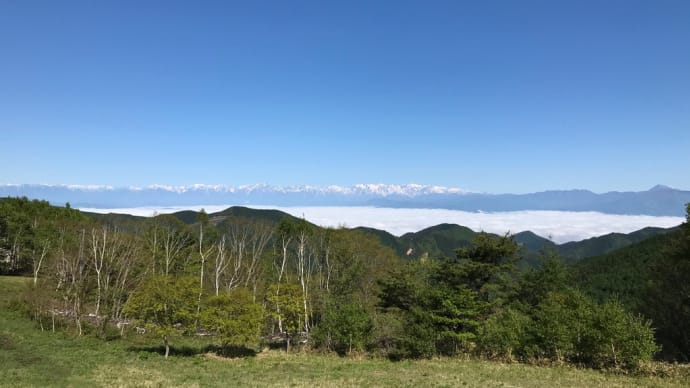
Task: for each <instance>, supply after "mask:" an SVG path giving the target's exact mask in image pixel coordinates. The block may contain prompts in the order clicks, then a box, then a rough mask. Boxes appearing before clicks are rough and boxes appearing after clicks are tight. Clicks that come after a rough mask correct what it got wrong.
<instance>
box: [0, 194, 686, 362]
mask: <svg viewBox="0 0 690 388" xmlns="http://www.w3.org/2000/svg"><path fill="white" fill-rule="evenodd" d="M687 212H688V217H689V220H690V206H688V208H687ZM0 270H1V272H2V273H3V274H13V275H23V276H30V277H31V279H32V281H31V287H29V288H28V289H27V290H26V292H25V293H24V295H23V298H22V300H21V301H18V302H17V303H16V304H15V307H16V308H17V309H20V310H21V311H23V312H24V313H26V314H27V315H28V316H30V317H31V318H32V319H33V320H34V321H35V322H36V324H37V326H38V327H39V328H40V329H42V330H59V331H64V332H70V333H74V335H93V336H97V337H100V338H103V339H104V340H108V339H113V338H117V337H118V336H127V335H137V334H144V333H146V334H147V335H155V336H158V337H159V338H160V340H161V344H162V345H163V346H164V347H165V354H166V356H167V355H168V352H169V348H170V343H171V339H173V338H176V337H178V336H199V337H201V338H207V339H208V341H209V343H211V344H214V345H215V346H218V347H221V348H223V349H227V350H228V352H240V353H241V352H242V351H255V350H256V349H260V348H261V347H264V346H268V347H281V348H284V349H285V350H286V351H288V352H294V351H316V352H319V351H322V352H335V353H338V354H341V355H346V354H353V353H354V354H365V355H370V356H372V357H388V358H390V359H395V360H397V359H406V358H429V357H436V356H449V357H455V356H461V355H462V356H468V355H469V356H472V357H481V358H486V359H496V360H502V361H519V362H527V363H538V364H542V363H569V364H573V365H578V366H586V367H593V368H606V369H608V368H613V369H634V368H636V367H637V366H638V365H639V363H640V362H643V361H646V360H650V359H652V358H658V359H664V360H675V361H688V358H689V357H690V339H689V338H688V333H690V327H688V325H689V323H688V322H690V288H689V287H690V286H688V284H687V280H688V279H690V226H688V223H687V222H686V223H685V224H683V225H681V226H680V227H678V228H674V229H671V230H660V229H645V230H642V231H639V232H635V233H633V234H630V235H618V234H616V235H608V236H602V237H600V238H597V239H590V240H585V241H583V242H580V243H569V244H564V245H556V244H553V243H552V242H550V241H549V240H547V239H543V238H541V237H539V236H536V235H534V234H531V233H528V232H524V233H520V234H517V235H514V236H511V235H504V236H498V235H493V234H488V233H483V232H479V233H477V232H474V231H471V230H470V229H467V228H464V227H460V226H457V225H439V226H437V227H433V228H429V229H427V230H424V231H420V232H418V233H413V234H407V235H404V236H401V237H396V236H392V235H390V234H388V233H386V232H383V231H378V230H374V229H368V228H356V229H346V228H338V229H332V228H320V227H317V226H315V225H313V224H311V223H309V222H307V221H305V220H303V219H298V218H294V217H291V216H289V215H287V214H285V213H282V212H278V211H273V210H252V209H247V208H241V207H233V208H229V209H227V210H225V211H223V212H219V213H213V214H206V213H205V212H203V211H201V212H191V211H186V212H180V213H175V214H170V215H157V216H155V217H150V218H143V217H134V216H127V215H112V214H111V215H97V214H89V213H83V212H80V211H78V210H75V209H71V208H70V207H69V204H67V205H66V206H64V207H57V206H51V205H50V204H49V203H48V202H46V201H37V200H28V199H26V198H4V199H0Z"/></svg>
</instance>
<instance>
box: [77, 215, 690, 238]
mask: <svg viewBox="0 0 690 388" xmlns="http://www.w3.org/2000/svg"><path fill="white" fill-rule="evenodd" d="M228 207H229V205H226V206H179V207H136V208H115V209H96V208H81V210H83V211H88V212H94V213H122V214H132V215H137V216H146V217H150V216H152V215H154V214H164V213H174V212H177V211H181V210H195V211H199V210H201V209H202V208H203V209H204V210H205V211H206V212H207V213H214V212H218V211H221V210H224V209H227V208H228ZM248 207H251V208H255V209H276V210H281V211H284V212H286V213H288V214H291V215H293V216H295V217H300V218H301V217H304V218H305V219H306V220H307V221H310V222H312V223H314V224H317V225H320V226H332V227H339V226H345V227H349V228H352V227H357V226H367V227H371V228H376V229H382V230H386V231H388V232H390V233H392V234H394V235H396V236H400V235H403V234H405V233H408V232H417V231H420V230H422V229H424V228H428V227H430V226H434V225H438V224H441V223H450V224H458V225H463V226H467V227H469V228H470V229H472V230H475V231H486V232H491V233H499V234H503V233H506V232H510V233H518V232H522V231H525V230H530V231H532V232H534V233H536V234H538V235H540V236H542V237H546V238H550V239H551V240H552V241H554V242H556V243H559V244H560V243H564V242H568V241H580V240H584V239H587V238H590V237H596V236H601V235H604V234H608V233H612V232H619V233H630V232H634V231H636V230H639V229H642V228H644V227H647V226H657V227H662V228H668V227H672V226H676V225H679V224H681V223H682V222H683V221H685V219H684V218H682V217H657V216H646V215H617V214H604V213H598V212H564V211H541V210H540V211H536V210H526V211H513V212H494V213H483V212H480V213H474V212H465V211H460V210H445V209H394V208H378V207H364V206H360V207H342V206H295V207H280V206H248Z"/></svg>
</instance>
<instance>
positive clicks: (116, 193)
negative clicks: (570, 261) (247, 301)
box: [0, 184, 690, 216]
mask: <svg viewBox="0 0 690 388" xmlns="http://www.w3.org/2000/svg"><path fill="white" fill-rule="evenodd" d="M8 196H10V197H18V196H26V197H28V198H32V199H43V200H48V201H49V202H51V203H53V204H56V205H60V204H64V203H67V202H69V203H70V204H71V205H72V206H74V207H90V208H118V207H137V206H187V205H275V206H376V207H391V208H437V209H455V210H465V211H485V212H495V211H517V210H560V211H598V212H602V213H611V214H647V215H668V216H683V215H684V214H685V204H686V203H688V202H690V191H684V190H677V189H673V188H670V187H666V186H661V185H657V186H655V187H653V188H652V189H650V190H647V191H640V192H617V191H614V192H608V193H603V194H597V193H593V192H591V191H587V190H554V191H543V192H538V193H530V194H487V193H476V192H470V191H466V190H462V189H459V188H451V187H444V186H425V185H418V184H406V185H389V184H358V185H354V186H337V185H331V186H325V187H318V186H271V185H267V184H256V185H244V186H226V185H206V184H195V185H188V186H170V185H160V184H156V185H151V186H147V187H113V186H98V185H43V184H4V185H0V197H8Z"/></svg>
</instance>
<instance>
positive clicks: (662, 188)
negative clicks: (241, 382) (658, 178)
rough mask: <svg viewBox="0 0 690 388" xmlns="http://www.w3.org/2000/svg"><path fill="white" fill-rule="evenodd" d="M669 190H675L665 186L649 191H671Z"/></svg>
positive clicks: (657, 186)
mask: <svg viewBox="0 0 690 388" xmlns="http://www.w3.org/2000/svg"><path fill="white" fill-rule="evenodd" d="M669 190H675V189H674V188H672V187H668V186H665V185H656V186H654V187H652V188H651V189H649V191H669Z"/></svg>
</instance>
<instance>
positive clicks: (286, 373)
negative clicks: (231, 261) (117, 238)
mask: <svg viewBox="0 0 690 388" xmlns="http://www.w3.org/2000/svg"><path fill="white" fill-rule="evenodd" d="M23 282H24V280H22V279H20V278H4V277H0V295H2V296H0V386H13V387H15V386H59V387H64V386H75V387H82V386H84V387H98V386H102V387H110V386H115V387H130V386H131V387H159V386H160V387H171V386H184V387H207V386H222V387H228V386H249V387H265V386H278V387H299V386H318V387H348V386H349V387H379V386H394V387H412V386H416V387H462V386H467V387H554V386H559V387H681V386H688V385H690V381H687V380H681V379H671V378H653V377H633V376H619V375H612V374H606V373H602V372H598V371H592V370H580V369H574V368H541V367H534V366H528V365H520V364H510V365H506V364H500V363H494V362H483V361H476V360H458V359H439V360H422V361H403V362H391V361H388V360H382V359H374V360H372V359H351V358H339V357H336V356H323V355H312V354H305V353H296V354H289V355H288V354H285V353H284V352H281V351H276V350H272V351H265V352H260V353H258V354H257V355H256V356H254V357H245V358H236V359H235V358H225V357H220V356H218V355H216V354H214V353H204V351H203V350H202V349H203V348H204V345H203V344H200V343H194V342H190V340H187V342H183V340H178V341H177V343H175V342H173V347H174V349H175V350H176V352H173V356H172V357H170V358H169V359H167V360H166V359H164V358H163V357H162V356H161V355H160V354H159V353H157V351H158V345H159V343H158V341H157V339H155V338H145V337H141V336H131V337H129V338H127V339H124V340H113V341H102V340H98V339H95V338H91V337H81V338H77V337H73V336H71V335H68V334H63V333H52V332H50V331H43V332H42V331H41V330H40V329H38V328H37V326H36V325H35V324H34V323H33V322H31V321H29V320H27V319H26V318H24V317H22V316H20V315H19V314H18V313H16V312H13V311H10V310H8V308H7V301H8V299H9V298H8V297H7V295H9V294H11V293H12V292H17V291H19V290H21V288H22V287H23Z"/></svg>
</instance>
